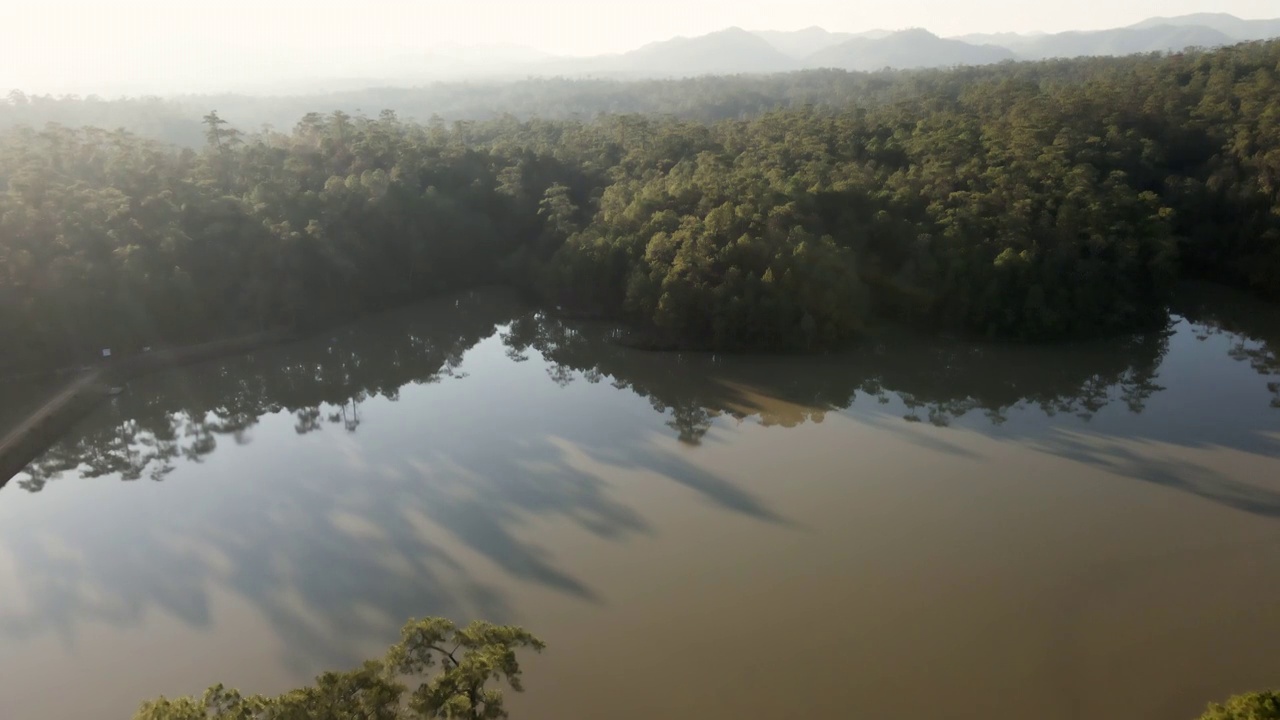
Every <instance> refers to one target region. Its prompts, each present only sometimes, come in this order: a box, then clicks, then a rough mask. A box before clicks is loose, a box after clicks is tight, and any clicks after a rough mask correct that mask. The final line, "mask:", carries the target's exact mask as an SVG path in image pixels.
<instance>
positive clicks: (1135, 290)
mask: <svg viewBox="0 0 1280 720" xmlns="http://www.w3.org/2000/svg"><path fill="white" fill-rule="evenodd" d="M1277 67H1280V42H1276V43H1254V44H1246V45H1241V46H1237V47H1233V48H1226V49H1222V50H1217V51H1213V52H1203V53H1200V52H1197V53H1185V54H1176V55H1168V56H1159V55H1149V56H1142V57H1133V58H1118V59H1114V58H1113V59H1081V60H1073V61H1049V62H1042V63H1021V64H1007V65H1001V66H996V67H988V68H981V69H975V68H965V69H959V70H954V71H948V72H941V71H936V72H924V73H897V74H883V75H848V74H841V73H834V74H831V73H828V74H822V73H818V74H806V75H804V76H802V77H800V78H798V79H796V83H797V85H796V86H795V87H794V88H791V86H790V85H788V83H787V82H782V81H780V80H778V79H776V78H775V79H767V78H766V79H755V80H751V79H743V78H722V79H702V80H699V81H696V82H684V83H667V84H665V85H664V84H662V83H657V84H653V83H649V84H640V85H636V86H634V87H633V86H626V87H627V88H632V90H633V91H634V92H635V93H638V94H640V95H642V96H644V97H650V98H651V99H652V97H656V96H659V95H661V96H662V97H666V98H667V99H666V100H664V102H674V100H672V99H671V97H669V96H667V95H662V92H667V93H676V94H681V93H683V95H679V97H680V98H681V102H682V103H683V106H685V107H686V109H688V110H689V111H688V112H682V113H680V115H683V116H686V117H691V118H696V119H698V120H701V121H706V120H714V119H717V118H725V119H722V120H720V121H718V122H714V123H713V124H705V123H704V122H694V121H688V120H679V119H675V118H671V117H662V118H658V117H645V116H638V115H622V116H601V117H598V118H596V119H595V120H593V121H591V122H583V121H579V120H555V121H551V120H527V121H520V120H517V119H516V118H515V117H512V116H504V117H500V118H497V119H492V120H488V121H483V122H469V121H468V122H456V123H453V124H451V125H446V124H445V123H443V122H440V121H435V120H433V121H431V122H428V123H427V124H425V125H423V124H417V123H413V122H406V121H404V120H401V119H400V118H399V117H398V116H397V115H396V114H395V113H393V112H384V113H382V114H381V115H379V117H377V118H368V117H363V116H352V115H349V114H347V113H345V112H341V111H339V112H333V113H331V114H329V115H320V114H318V113H309V114H306V115H305V116H303V117H302V120H301V121H300V122H298V123H297V125H296V127H295V128H294V129H293V130H292V132H290V133H287V134H286V133H281V132H275V131H270V130H264V131H262V132H259V133H256V134H244V133H241V132H239V131H237V130H235V129H234V128H233V127H232V126H231V124H230V122H228V121H227V120H225V119H224V115H223V114H220V113H217V112H209V113H207V114H205V115H204V116H203V117H204V121H203V132H204V135H205V140H206V142H205V143H204V146H203V147H202V149H201V150H199V151H198V152H197V151H193V150H181V149H176V148H173V147H170V146H165V145H161V144H157V143H154V142H149V141H146V140H142V139H139V138H138V137H135V136H133V135H130V134H128V133H126V132H122V131H118V132H105V131H102V130H94V129H80V130H71V129H67V128H65V127H61V126H57V125H51V126H48V127H46V128H45V129H44V130H39V131H37V130H32V129H27V128H17V129H13V130H10V131H8V132H5V133H2V134H0V307H3V309H4V310H3V312H0V333H2V334H3V337H5V338H6V340H10V339H11V341H10V342H7V343H6V344H5V347H3V348H0V371H3V370H4V368H5V367H6V366H22V365H28V366H30V365H39V364H49V363H62V362H67V361H77V360H81V359H86V358H88V357H90V356H91V352H92V351H94V350H96V349H97V348H99V347H104V346H110V347H114V348H118V349H120V350H129V349H132V348H136V347H139V346H144V345H154V344H157V343H161V342H181V341H191V340H199V339H207V338H209V337H212V336H216V335H223V334H229V333H234V332H243V331H246V330H252V329H259V328H263V327H271V326H281V325H284V326H302V327H311V326H319V325H324V324H329V323H333V322H336V321H340V320H345V319H348V318H350V317H352V316H355V315H357V314H361V313H365V312H368V311H372V310H378V309H382V308H387V307H391V306H395V305H399V304H403V303H405V302H407V301H410V300H414V299H418V298H422V297H426V296H430V295H434V294H439V293H441V292H444V291H447V290H451V289H457V288H463V287H470V286H475V285H478V284H482V283H495V282H498V283H507V284H514V285H517V286H520V287H522V288H523V289H525V290H527V291H529V292H531V293H534V294H536V295H538V296H540V297H541V298H543V299H544V300H546V301H547V302H549V303H552V304H556V305H561V306H564V307H566V308H568V309H571V310H573V311H575V312H576V313H579V314H586V315H594V316H601V317H610V318H614V319H618V320H625V321H628V322H629V323H631V324H632V325H634V326H636V327H637V328H638V329H640V330H641V331H643V332H644V333H647V334H648V335H649V336H651V337H652V338H654V339H655V341H657V342H658V343H659V344H662V345H666V346H682V347H703V348H722V349H742V350H749V349H767V350H784V349H790V350H816V349H822V348H828V347H832V346H835V345H838V344H840V343H842V342H845V341H846V340H848V339H849V338H850V337H852V336H854V335H855V334H856V333H857V332H858V331H859V329H860V328H861V327H862V326H863V324H864V323H865V322H866V320H867V319H868V318H869V317H870V316H871V315H872V314H873V313H881V314H889V315H894V316H898V317H902V318H906V319H909V320H912V321H914V322H919V323H925V324H930V325H934V326H941V327H948V328H953V329H957V330H961V331H966V332H970V333H975V334H980V335H991V336H1000V337H1013V338H1025V339H1033V340H1055V339H1063V338H1074V337H1080V336H1087V335H1098V334H1114V333H1118V332H1124V331H1128V330H1132V329H1135V328H1139V327H1144V326H1150V325H1151V324H1153V323H1155V322H1157V321H1158V320H1159V318H1160V317H1161V316H1162V313H1163V310H1164V308H1165V307H1166V306H1167V304H1168V302H1169V301H1170V299H1171V295H1172V289H1173V286H1174V284H1175V282H1176V281H1177V280H1178V279H1179V278H1184V277H1207V278H1211V279H1216V280H1220V281H1224V282H1227V283H1229V284H1233V285H1236V286H1238V287H1243V288H1247V289H1250V290H1252V291H1254V292H1257V293H1259V294H1261V295H1265V296H1269V297H1273V298H1280V110H1277V105H1276V103H1275V102H1273V100H1272V99H1273V98H1274V97H1275V96H1276V95H1277V93H1278V92H1280V74H1278V73H1277V70H1276V68H1277ZM513 87H517V86H513ZM528 87H530V88H537V87H544V88H556V89H557V91H563V92H565V93H568V92H570V91H569V90H568V89H566V88H573V87H578V88H579V90H582V89H584V88H594V90H592V92H596V91H599V92H601V93H604V90H602V89H601V88H605V87H607V88H612V90H610V92H614V93H620V92H621V91H622V89H623V86H615V85H608V84H606V85H603V86H600V85H593V84H591V83H590V82H588V83H587V84H586V85H584V86H574V85H572V84H570V85H560V84H557V83H551V84H549V85H548V84H546V83H542V82H535V83H532V84H531V85H529V86H528ZM818 87H822V88H826V89H828V90H831V92H832V95H831V98H838V99H839V100H834V99H829V100H828V101H827V102H826V104H825V105H822V106H819V107H806V106H804V105H803V104H802V103H801V102H800V100H801V99H803V98H807V99H809V100H812V99H813V97H815V96H814V95H813V92H812V91H814V89H815V88H818ZM664 88H665V90H663V89H664ZM788 88H791V89H788ZM512 92H513V93H514V92H515V90H512ZM797 93H799V94H797ZM593 97H595V96H593ZM605 97H614V96H613V95H609V94H608V93H604V94H603V95H600V96H599V98H597V100H598V101H599V102H600V103H604V104H608V103H607V102H606V101H605V100H604V99H603V98H605ZM730 97H731V98H735V99H734V100H733V101H729V100H728V99H727V98H730ZM748 98H750V99H748ZM402 99H403V98H402ZM597 100H592V102H596V101H597ZM228 101H230V100H229V99H228ZM50 102H52V103H53V105H54V106H56V107H59V108H65V107H68V106H67V105H66V103H68V102H71V101H69V100H59V101H56V102H55V101H45V100H40V99H32V98H28V97H26V96H19V95H15V96H13V97H12V98H10V100H8V101H7V102H6V103H0V105H3V107H0V110H3V112H0V116H4V115H13V116H19V117H26V116H28V115H30V114H31V113H34V112H35V110H32V108H36V107H45V106H46V105H49V104H50ZM83 102H84V103H85V105H84V108H85V112H86V113H88V112H89V111H90V110H92V111H93V113H97V114H103V113H105V110H103V109H102V108H100V107H99V106H98V104H95V103H98V101H92V102H91V101H87V100H86V101H83ZM646 102H648V101H646ZM715 103H723V105H722V106H718V107H719V109H714V110H713V109H711V105H713V104H715ZM849 103H852V104H849ZM219 104H220V106H221V105H222V103H221V102H220V103H219ZM108 105H109V104H108ZM820 105H821V103H820ZM136 107H138V108H150V109H151V110H155V108H156V106H155V105H154V104H147V103H140V104H137V105H136ZM233 107H234V103H233ZM622 107H625V105H622ZM655 107H656V106H655ZM697 108H703V110H705V112H703V111H701V110H698V109H697ZM769 108H783V109H778V110H772V111H766V110H768V109H769ZM224 110H225V108H224ZM157 112H158V111H157ZM37 115H38V114H37ZM31 116H32V117H35V116H36V115H31ZM103 116H104V117H105V116H107V115H103ZM748 116H750V117H749V119H747V118H748ZM226 117H231V116H230V115H229V114H228V115H226ZM0 124H3V123H0Z"/></svg>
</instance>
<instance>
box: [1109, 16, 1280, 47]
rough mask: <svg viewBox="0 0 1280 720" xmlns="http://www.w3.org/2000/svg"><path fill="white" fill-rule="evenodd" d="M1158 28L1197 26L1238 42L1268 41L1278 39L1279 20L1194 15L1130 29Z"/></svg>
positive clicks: (1148, 21)
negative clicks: (1215, 31)
mask: <svg viewBox="0 0 1280 720" xmlns="http://www.w3.org/2000/svg"><path fill="white" fill-rule="evenodd" d="M1160 26H1175V27H1187V26H1199V27H1206V28H1211V29H1213V30H1217V31H1218V32H1220V33H1222V34H1224V35H1228V36H1230V37H1231V38H1233V39H1235V40H1239V41H1242V42H1243V41H1247V40H1269V39H1271V38H1274V37H1280V20H1242V19H1240V18H1238V17H1236V16H1235V15H1228V14H1226V13H1196V14H1195V15H1179V16H1178V17H1156V18H1151V19H1149V20H1143V21H1142V22H1140V23H1137V24H1136V25H1133V26H1131V27H1133V28H1137V29H1143V28H1153V27H1160Z"/></svg>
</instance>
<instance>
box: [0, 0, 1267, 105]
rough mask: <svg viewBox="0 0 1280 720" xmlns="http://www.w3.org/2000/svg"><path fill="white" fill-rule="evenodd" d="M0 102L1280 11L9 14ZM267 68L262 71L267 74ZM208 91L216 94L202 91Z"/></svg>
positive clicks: (503, 6)
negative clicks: (470, 60) (755, 41)
mask: <svg viewBox="0 0 1280 720" xmlns="http://www.w3.org/2000/svg"><path fill="white" fill-rule="evenodd" d="M0 6H3V9H0V92H4V91H6V90H7V89H8V88H13V87H18V88H22V89H25V90H28V91H30V92H81V93H84V92H94V91H96V88H98V87H99V86H101V87H102V88H103V90H102V92H110V91H112V90H113V89H114V88H117V87H129V86H131V85H137V84H144V85H145V84H153V85H158V86H161V85H165V84H171V83H181V82H184V80H185V79H187V78H195V77H205V78H207V77H212V76H215V75H216V76H217V77H221V78H232V79H235V80H237V81H239V80H240V79H242V78H253V77H254V76H255V75H259V74H263V73H266V74H268V75H280V76H283V75H287V74H290V73H293V74H297V73H305V74H311V75H317V76H319V75H325V74H333V73H338V74H342V75H345V76H348V77H350V76H358V75H360V74H361V73H363V72H367V71H369V69H370V68H375V67H379V66H382V65H385V63H386V61H387V60H388V58H389V57H393V56H396V55H401V54H408V53H423V52H430V51H432V50H433V49H434V50H439V49H441V48H444V47H448V46H460V45H461V46H466V45H508V44H516V45H524V46H530V47H533V48H537V49H539V50H543V51H546V52H549V53H554V54H565V55H591V54H599V53H611V52H622V51H626V50H631V49H634V48H636V47H639V46H640V45H643V44H645V43H647V42H652V41H654V40H664V39H667V38H670V37H674V36H677V35H700V34H704V33H708V32H712V31H715V30H720V29H723V28H726V27H729V26H735V25H736V26H739V27H744V28H746V29H749V30H765V29H776V30H795V29H800V28H804V27H808V26H811V25H819V26H822V27H825V28H826V29H828V30H833V31H859V30H870V29H876V28H884V29H890V30H895V29H903V28H908V27H924V28H927V29H929V30H931V31H933V32H935V33H937V34H939V35H944V36H946V35H957V34H962V33H970V32H1002V31H1016V32H1029V31H1036V30H1040V31H1048V32H1058V31H1063V30H1092V29H1101V28H1109V27H1118V26H1123V25H1128V24H1131V23H1134V22H1137V21H1139V20H1143V19H1145V18H1148V17H1151V16H1155V15H1164V16H1169V15H1182V14H1187V13H1194V12H1228V13H1232V14H1235V15H1237V16H1239V17H1244V18H1266V17H1280V0H1065V1H1064V0H1057V1H1051V0H883V1H881V2H868V1H866V0H643V1H642V2H618V1H614V0H451V1H448V2H443V1H440V0H341V1H338V0H310V1H308V2H294V1H291V0H212V1H210V0H199V1H197V0H168V1H167V2H157V1H156V0H0ZM264 68H267V69H264ZM193 89H200V90H204V89H207V88H193Z"/></svg>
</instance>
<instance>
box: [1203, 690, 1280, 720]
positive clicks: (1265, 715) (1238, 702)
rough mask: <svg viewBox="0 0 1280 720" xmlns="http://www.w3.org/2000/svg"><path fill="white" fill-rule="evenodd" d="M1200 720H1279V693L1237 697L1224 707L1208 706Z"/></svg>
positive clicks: (1261, 693) (1250, 694) (1251, 694)
mask: <svg viewBox="0 0 1280 720" xmlns="http://www.w3.org/2000/svg"><path fill="white" fill-rule="evenodd" d="M1200 720H1280V693H1277V692H1260V693H1249V694H1247V695H1237V696H1235V697H1233V698H1231V699H1230V700H1228V701H1227V703H1226V704H1225V705H1218V704H1213V705H1210V706H1209V709H1208V710H1206V711H1205V713H1204V714H1203V715H1201V716H1200Z"/></svg>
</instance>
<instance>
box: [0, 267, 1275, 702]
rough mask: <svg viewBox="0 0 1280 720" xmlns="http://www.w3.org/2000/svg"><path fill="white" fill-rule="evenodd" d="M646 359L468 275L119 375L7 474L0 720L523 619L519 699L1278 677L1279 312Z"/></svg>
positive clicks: (963, 691) (342, 659) (1181, 314)
mask: <svg viewBox="0 0 1280 720" xmlns="http://www.w3.org/2000/svg"><path fill="white" fill-rule="evenodd" d="M1200 295H1206V293H1205V292H1200V293H1198V294H1197V296H1196V297H1197V298H1198V299H1197V300H1195V301H1189V302H1187V303H1186V306H1185V307H1179V308H1177V309H1176V312H1175V314H1174V315H1173V316H1172V317H1171V320H1170V326H1169V329H1168V331H1167V332H1160V333H1149V334H1144V335H1138V336H1134V337H1132V338H1125V339H1121V340H1114V341H1108V342H1104V343H1096V344H1090V345H1081V346H1073V347H1069V348H1063V347H1058V348H1026V347H1023V348H1009V347H1001V346H995V345H982V344H973V343H967V342H960V341H938V340H928V339H924V338H919V337H915V336H911V335H906V334H902V333H898V332H893V331H884V332H881V333H879V334H877V335H876V336H875V337H873V338H872V339H870V340H869V341H867V343H866V344H865V345H864V346H863V347H859V348H855V349H853V350H851V351H849V352H847V353H843V354H840V355H830V356H823V357H809V358H786V357H725V356H712V355H690V354H686V355H674V354H649V353H642V352H635V351H630V350H626V349H623V348H620V347H618V346H616V345H614V344H612V343H610V342H609V338H608V331H607V330H605V329H601V328H597V327H593V326H584V325H574V324H564V323H561V322H558V321H555V320H552V319H549V318H547V317H544V316H541V315H538V314H535V313H530V312H528V311H526V310H524V309H522V308H521V307H520V306H518V305H516V304H515V303H514V302H513V301H510V300H508V299H506V298H503V297H502V296H499V295H493V294H483V293H482V294H471V295H467V296H463V297H461V298H459V299H457V300H450V301H448V302H437V303H432V304H428V305H424V306H420V307H416V308H411V309H409V310H406V311H404V312H398V313H395V314H392V315H388V316H384V317H380V318H376V319H374V320H371V321H368V322H365V323H363V324H361V325H359V326H356V327H352V328H350V329H345V330H341V331H338V332H336V333H333V334H332V336H331V337H324V338H317V339H315V340H313V341H310V342H307V343H303V344H299V345H294V346H289V347H281V348H272V349H269V350H265V351H263V352H260V353H258V354H256V355H253V356H248V357H244V358H238V359H234V360H228V361H224V362H220V363H214V364H209V365H204V366H200V367H195V368H188V369H185V370H182V371H179V372H172V373H168V374H164V375H158V376H154V377H150V378H146V379H143V380H141V381H136V382H134V383H133V384H132V385H131V386H130V387H129V388H128V389H127V391H126V392H125V393H124V394H123V395H121V396H119V397H117V398H115V399H114V400H113V401H112V402H111V403H110V404H108V405H106V406H104V407H103V408H102V409H101V410H99V411H98V412H97V413H96V414H94V415H93V416H92V417H90V418H88V419H87V420H86V421H84V422H83V423H82V424H81V425H80V426H79V427H78V428H77V429H76V431H75V432H73V433H72V434H71V436H69V437H67V438H66V439H65V440H64V441H63V442H61V443H60V444H58V445H57V446H56V447H54V448H51V449H50V450H49V452H48V453H47V454H46V455H45V456H44V457H42V458H41V459H40V460H38V461H37V462H36V463H34V464H33V465H32V466H31V467H30V468H28V470H27V472H25V473H24V474H22V475H19V476H18V477H17V478H15V479H14V480H13V481H12V482H11V483H9V484H8V485H7V486H5V487H4V488H3V489H2V490H0V717H3V718H6V719H8V718H14V719H17V720H23V719H26V718H37V719H43V718H49V719H52V720H60V719H63V718H65V719H67V720H82V719H83V718H89V717H93V718H108V717H119V718H127V717H129V716H130V715H131V713H132V711H133V710H134V709H135V708H136V705H137V703H138V702H139V700H141V699H142V698H144V697H149V696H154V695H158V694H162V693H163V694H168V695H174V694H186V693H195V692H199V691H200V690H202V689H203V688H204V687H205V686H207V685H209V684H211V683H213V682H216V681H221V682H225V683H227V684H229V685H233V686H237V687H239V688H241V689H243V690H246V691H261V692H278V691H281V690H283V689H286V688H287V687H290V686H292V685H295V684H299V683H302V682H305V681H306V680H307V679H309V678H310V677H311V676H312V675H313V674H315V673H316V672H318V671H320V670H322V669H327V668H339V667H344V666H348V665H351V664H354V663H355V662H357V661H358V660H360V659H362V658H363V657H366V656H373V655H377V654H379V653H380V652H381V650H382V649H383V648H384V647H385V646H386V645H387V644H389V643H390V642H391V641H392V640H393V639H394V638H395V637H396V633H397V629H398V628H399V626H400V625H401V624H402V623H403V621H404V620H405V619H407V618H408V617H410V616H415V615H416V616H423V615H446V616H450V617H453V618H456V619H459V620H468V619H472V618H486V619H491V620H495V621H504V622H515V623H520V624H522V625H525V626H526V627H528V628H530V629H531V630H533V631H535V632H536V633H538V634H539V635H541V636H542V637H543V638H544V639H545V640H546V641H547V642H548V644H549V646H550V648H549V650H548V652H547V653H546V654H545V655H543V656H540V657H538V658H536V659H535V660H532V661H531V662H530V663H529V665H528V677H527V685H528V688H529V691H528V692H527V693H526V694H525V695H523V696H520V697H518V698H517V700H516V702H514V703H513V708H512V709H513V711H514V713H513V716H514V717H515V718H516V719H517V720H552V719H555V720H561V719H564V718H594V717H610V718H614V719H616V720H631V719H635V720H641V719H644V720H652V718H669V719H675V720H680V719H686V718H687V719H688V720H695V719H696V720H718V719H721V718H724V719H729V718H733V719H735V720H736V719H740V718H795V717H810V718H836V717H840V718H846V717H847V718H859V717H866V718H965V719H967V718H973V719H975V720H977V719H979V718H981V719H983V720H990V719H992V718H1010V719H1013V718H1018V719H1021V718H1028V717H1035V718H1040V719H1045V718H1048V719H1054V718H1063V719H1066V718H1090V719H1097V718H1103V719H1106V718H1116V719H1117V720H1119V719H1122V718H1123V719H1124V720H1135V719H1138V718H1150V719H1152V720H1163V719H1168V720H1175V719H1182V718H1191V717H1194V716H1195V715H1196V714H1197V713H1198V712H1199V710H1200V709H1201V708H1202V707H1203V705H1204V703H1205V702H1207V701H1208V700H1210V699H1215V698H1220V697H1223V696H1226V695H1228V694H1231V693H1233V692H1238V691H1244V690H1249V689H1259V688H1265V687H1274V686H1280V654H1277V653H1276V652H1275V647H1276V641H1277V639H1278V638H1280V385H1278V384H1277V383H1280V375H1278V374H1277V370H1278V367H1280V363H1277V359H1276V350H1277V348H1280V315H1278V314H1277V311H1276V310H1275V309H1274V308H1267V307H1265V306H1257V305H1254V304H1251V303H1247V302H1243V301H1240V300H1238V299H1236V298H1234V297H1232V296H1229V295H1224V294H1221V293H1212V292H1208V293H1207V295H1206V296H1205V297H1203V298H1201V297H1200Z"/></svg>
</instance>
